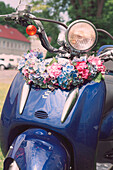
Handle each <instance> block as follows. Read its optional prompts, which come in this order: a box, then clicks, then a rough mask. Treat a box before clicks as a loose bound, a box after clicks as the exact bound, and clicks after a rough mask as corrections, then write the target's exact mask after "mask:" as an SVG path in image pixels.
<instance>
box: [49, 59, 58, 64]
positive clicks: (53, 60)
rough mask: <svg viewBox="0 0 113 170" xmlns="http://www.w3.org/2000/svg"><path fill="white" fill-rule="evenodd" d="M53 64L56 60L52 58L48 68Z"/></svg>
mask: <svg viewBox="0 0 113 170" xmlns="http://www.w3.org/2000/svg"><path fill="white" fill-rule="evenodd" d="M53 63H58V61H57V59H56V58H55V57H53V59H52V61H51V62H50V64H49V66H51V65H52V64H53Z"/></svg>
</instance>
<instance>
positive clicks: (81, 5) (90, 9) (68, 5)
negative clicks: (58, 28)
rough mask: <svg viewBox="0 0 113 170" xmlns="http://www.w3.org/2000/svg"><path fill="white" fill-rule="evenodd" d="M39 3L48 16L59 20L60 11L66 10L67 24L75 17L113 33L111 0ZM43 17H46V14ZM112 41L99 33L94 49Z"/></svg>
mask: <svg viewBox="0 0 113 170" xmlns="http://www.w3.org/2000/svg"><path fill="white" fill-rule="evenodd" d="M36 3H37V4H38V3H39V1H35V5H37V4H36ZM39 4H41V6H43V5H44V6H45V7H46V8H45V9H46V11H48V15H49V17H51V18H54V19H57V20H60V21H63V19H62V18H61V17H60V13H61V12H64V11H66V10H67V11H68V15H69V17H70V21H69V22H68V23H67V25H69V24H70V23H71V22H72V21H74V20H77V19H86V20H89V21H90V22H92V23H93V24H94V25H95V26H96V28H102V29H105V30H107V31H108V32H110V33H111V34H112V35H113V29H112V25H113V24H112V21H113V0H70V1H69V0H46V1H45V3H41V1H40V3H39ZM39 4H38V5H39ZM45 17H46V18H47V15H46V16H45ZM112 43H113V41H112V40H111V39H110V38H109V37H108V36H107V35H105V34H103V33H99V41H98V44H97V46H96V48H95V50H97V49H98V48H99V47H100V46H101V45H104V44H112Z"/></svg>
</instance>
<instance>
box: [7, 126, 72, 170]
mask: <svg viewBox="0 0 113 170" xmlns="http://www.w3.org/2000/svg"><path fill="white" fill-rule="evenodd" d="M14 160H15V162H16V164H17V165H18V167H19V169H21V170H34V169H35V170H42V169H43V170H59V169H60V170H67V169H69V167H70V154H69V152H68V151H67V150H66V148H65V147H64V145H63V144H62V142H61V141H59V140H58V138H57V137H56V136H55V135H53V134H52V133H50V132H47V131H45V130H42V129H29V130H27V131H25V132H24V133H22V134H20V135H19V136H18V137H17V138H16V140H15V141H14V142H13V144H12V146H10V149H9V152H8V154H7V157H6V159H5V161H4V170H6V169H8V167H9V166H10V164H11V162H13V161H14Z"/></svg>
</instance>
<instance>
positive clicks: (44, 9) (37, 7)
mask: <svg viewBox="0 0 113 170" xmlns="http://www.w3.org/2000/svg"><path fill="white" fill-rule="evenodd" d="M31 4H32V5H33V6H32V12H33V14H34V15H35V16H37V17H41V18H48V19H58V18H59V15H58V14H57V15H56V14H54V16H53V15H52V14H51V10H50V8H51V4H50V3H47V2H46V3H44V2H43V3H42V1H40V0H38V1H32V2H31ZM39 11H40V12H39ZM42 24H43V26H44V28H45V31H46V33H47V36H49V37H51V45H52V46H53V47H55V48H59V46H58V44H57V38H58V34H59V32H60V30H59V27H58V25H57V24H54V23H50V22H42ZM54 55H56V54H53V53H49V52H48V53H47V56H46V57H47V58H49V57H53V56H54Z"/></svg>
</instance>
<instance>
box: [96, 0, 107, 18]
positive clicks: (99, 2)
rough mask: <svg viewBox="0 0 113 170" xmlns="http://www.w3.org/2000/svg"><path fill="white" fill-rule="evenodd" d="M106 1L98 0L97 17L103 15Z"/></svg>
mask: <svg viewBox="0 0 113 170" xmlns="http://www.w3.org/2000/svg"><path fill="white" fill-rule="evenodd" d="M104 2H105V0H97V6H98V9H97V18H100V17H101V15H102V9H103V6H104Z"/></svg>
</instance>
